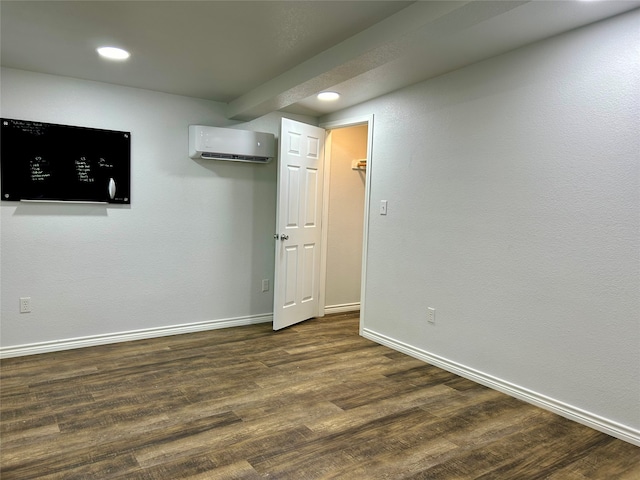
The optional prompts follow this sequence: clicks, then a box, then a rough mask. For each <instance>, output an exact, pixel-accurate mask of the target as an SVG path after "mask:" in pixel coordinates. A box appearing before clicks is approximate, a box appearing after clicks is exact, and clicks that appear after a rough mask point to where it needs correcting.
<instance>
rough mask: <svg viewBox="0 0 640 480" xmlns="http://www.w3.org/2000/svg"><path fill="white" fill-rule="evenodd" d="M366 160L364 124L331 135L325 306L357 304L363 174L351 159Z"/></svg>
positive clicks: (342, 129)
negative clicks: (354, 168) (353, 167)
mask: <svg viewBox="0 0 640 480" xmlns="http://www.w3.org/2000/svg"><path fill="white" fill-rule="evenodd" d="M363 158H367V125H358V126H355V127H348V128H339V129H336V130H333V131H332V132H331V155H330V162H331V165H330V182H329V185H330V187H329V222H328V225H327V229H328V233H327V281H326V287H325V290H326V301H325V303H326V306H328V307H331V306H340V305H348V304H357V303H360V283H361V275H362V229H363V220H364V190H365V188H364V187H365V177H366V174H365V172H364V171H359V170H352V168H351V164H352V161H353V160H358V159H363Z"/></svg>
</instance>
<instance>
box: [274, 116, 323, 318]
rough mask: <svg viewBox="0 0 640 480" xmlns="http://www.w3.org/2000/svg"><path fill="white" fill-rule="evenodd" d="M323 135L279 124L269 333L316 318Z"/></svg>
mask: <svg viewBox="0 0 640 480" xmlns="http://www.w3.org/2000/svg"><path fill="white" fill-rule="evenodd" d="M324 139H325V131H324V129H322V128H318V127H314V126H312V125H307V124H305V123H300V122H296V121H293V120H289V119H287V118H283V119H282V124H281V128H280V155H279V162H280V163H279V166H278V199H277V211H276V228H277V230H276V234H275V238H276V259H275V279H274V286H273V291H274V294H273V295H274V298H273V329H274V330H279V329H281V328H284V327H288V326H289V325H293V324H294V323H298V322H302V321H303V320H307V319H309V318H312V317H314V316H316V315H318V309H319V306H320V305H319V292H320V244H321V239H322V231H321V220H322V191H323V190H322V181H323V166H324Z"/></svg>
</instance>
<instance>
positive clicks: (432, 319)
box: [427, 307, 436, 325]
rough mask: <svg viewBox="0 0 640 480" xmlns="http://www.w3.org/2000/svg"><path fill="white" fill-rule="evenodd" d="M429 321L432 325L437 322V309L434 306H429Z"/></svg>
mask: <svg viewBox="0 0 640 480" xmlns="http://www.w3.org/2000/svg"><path fill="white" fill-rule="evenodd" d="M427 322H429V323H430V324H432V325H435V324H436V309H435V308H433V307H428V308H427Z"/></svg>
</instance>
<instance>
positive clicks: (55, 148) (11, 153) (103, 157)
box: [0, 118, 131, 204]
mask: <svg viewBox="0 0 640 480" xmlns="http://www.w3.org/2000/svg"><path fill="white" fill-rule="evenodd" d="M0 127H1V130H0V168H1V174H2V192H1V193H0V196H1V198H2V200H5V201H17V200H41V201H68V202H106V203H120V204H129V203H131V194H130V188H131V134H130V133H129V132H119V131H114V130H99V129H95V128H85V127H74V126H69V125H56V124H52V123H42V122H32V121H27V120H13V119H9V118H2V119H0Z"/></svg>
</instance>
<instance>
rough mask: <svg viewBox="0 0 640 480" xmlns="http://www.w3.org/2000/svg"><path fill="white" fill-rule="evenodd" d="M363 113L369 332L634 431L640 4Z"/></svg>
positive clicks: (639, 436)
mask: <svg viewBox="0 0 640 480" xmlns="http://www.w3.org/2000/svg"><path fill="white" fill-rule="evenodd" d="M365 114H367V115H368V114H374V115H375V125H374V143H373V161H372V166H371V168H372V179H371V205H372V207H371V215H370V218H369V222H370V224H369V229H370V230H369V240H368V263H367V279H366V292H365V310H364V323H363V326H364V330H365V333H366V334H367V335H368V336H370V337H374V338H376V339H378V340H379V341H383V342H387V343H388V344H393V345H395V346H396V347H397V348H402V349H404V350H405V351H410V352H412V353H413V354H415V355H416V356H421V357H422V358H429V359H433V360H436V361H439V362H440V363H441V364H443V365H447V366H449V367H450V368H452V369H458V371H463V372H465V373H466V374H467V375H468V376H473V375H478V378H482V379H484V381H485V383H490V382H491V381H495V384H496V385H499V386H501V387H502V388H503V389H505V390H509V389H512V391H514V392H518V393H519V394H520V395H521V396H522V397H526V396H527V395H531V398H530V400H532V401H537V402H538V403H539V404H544V401H545V399H546V400H548V401H549V405H547V406H551V407H552V408H556V409H557V410H562V409H564V410H565V414H567V415H568V416H572V418H579V417H580V415H584V417H585V418H586V419H587V421H588V422H591V424H597V423H598V422H600V421H601V422H602V425H603V427H602V428H603V429H604V430H607V429H610V430H616V429H618V430H617V433H616V434H617V435H619V436H621V437H625V435H627V437H625V438H627V439H629V438H631V439H632V440H633V439H635V440H633V441H635V442H636V443H637V442H640V415H639V412H640V402H639V400H640V348H639V347H640V259H639V256H640V12H639V11H635V12H632V13H629V14H626V15H624V16H621V17H617V18H614V19H611V20H608V21H605V22H601V23H598V24H594V25H592V26H588V27H586V28H583V29H580V30H576V31H573V32H570V33H568V34H565V35H562V36H559V37H556V38H552V39H549V40H547V41H544V42H540V43H536V44H534V45H531V46H529V47H526V48H522V49H519V50H516V51H513V52H511V53H508V54H505V55H502V56H499V57H495V58H493V59H490V60H487V61H484V62H481V63H478V64H475V65H472V66H469V67H467V68H464V69H461V70H458V71H456V72H453V73H450V74H448V75H445V76H442V77H439V78H436V79H433V80H430V81H427V82H424V83H421V84H418V85H415V86H412V87H410V88H406V89H403V90H401V91H398V92H396V93H393V94H390V95H387V96H384V97H381V98H379V99H376V100H374V101H370V102H368V103H364V104H362V105H359V106H357V107H354V108H350V109H348V110H345V111H342V112H340V113H338V114H333V115H329V116H327V117H323V118H322V119H321V122H325V121H334V120H338V119H341V118H349V117H354V116H359V115H365ZM382 199H387V200H388V201H389V207H388V208H389V210H388V212H389V213H388V216H386V217H382V216H379V215H378V208H376V206H377V205H378V204H379V202H380V200H382ZM429 306H431V307H435V308H436V324H435V325H429V324H428V323H427V321H426V317H427V315H426V309H427V307H429Z"/></svg>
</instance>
